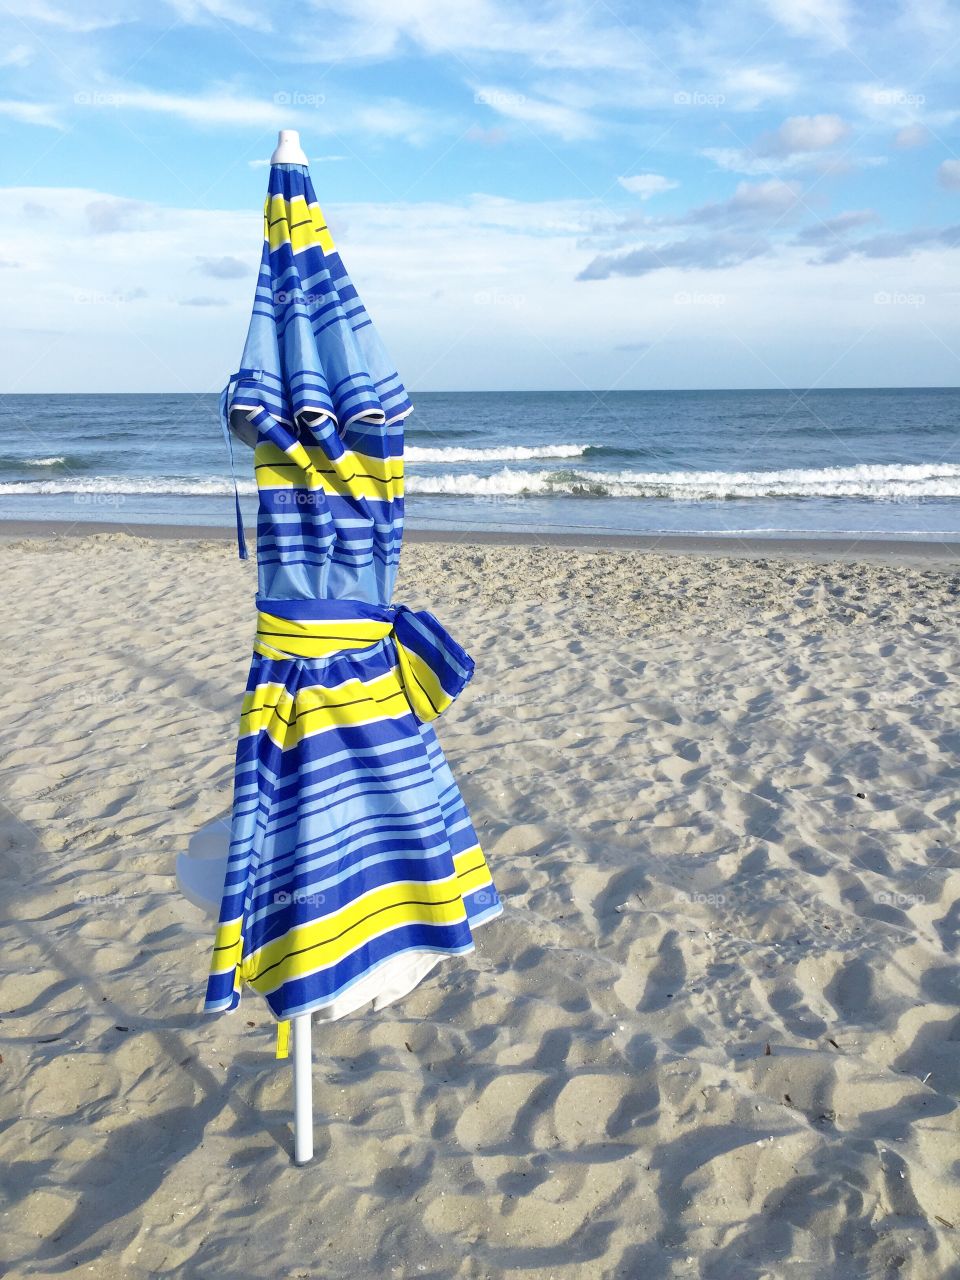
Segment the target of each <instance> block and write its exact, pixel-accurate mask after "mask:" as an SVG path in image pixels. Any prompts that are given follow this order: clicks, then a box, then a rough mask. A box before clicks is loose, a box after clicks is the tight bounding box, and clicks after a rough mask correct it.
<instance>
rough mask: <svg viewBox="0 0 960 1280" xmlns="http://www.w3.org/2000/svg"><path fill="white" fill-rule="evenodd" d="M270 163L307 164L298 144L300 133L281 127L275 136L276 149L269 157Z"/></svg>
mask: <svg viewBox="0 0 960 1280" xmlns="http://www.w3.org/2000/svg"><path fill="white" fill-rule="evenodd" d="M270 163H271V164H307V157H306V156H305V155H304V154H303V148H302V147H301V146H300V135H299V133H297V131H296V129H281V130H280V134H279V136H278V138H277V149H276V151H274V153H273V155H272V156H271V157H270Z"/></svg>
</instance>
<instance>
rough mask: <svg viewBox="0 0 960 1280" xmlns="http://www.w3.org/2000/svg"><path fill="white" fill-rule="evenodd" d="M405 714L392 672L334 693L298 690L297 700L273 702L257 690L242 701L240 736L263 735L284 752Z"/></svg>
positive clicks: (352, 682) (404, 703)
mask: <svg viewBox="0 0 960 1280" xmlns="http://www.w3.org/2000/svg"><path fill="white" fill-rule="evenodd" d="M263 687H264V688H270V687H271V686H263ZM274 687H275V686H274ZM409 709H410V704H409V703H408V702H407V695H406V694H405V693H404V691H403V687H402V686H401V684H400V679H399V675H398V672H397V670H396V668H394V669H393V670H392V671H388V672H387V673H386V674H385V675H382V676H378V677H377V679H376V680H368V681H366V682H364V681H362V680H348V681H347V682H346V683H345V684H342V685H340V686H339V687H338V688H336V689H325V688H323V687H322V686H319V685H317V686H313V687H308V688H304V689H300V690H299V691H298V693H297V696H296V699H295V700H293V699H291V698H290V696H289V694H287V695H285V697H281V698H278V699H277V700H276V701H271V700H269V695H267V696H264V697H262V698H261V696H260V690H259V689H255V690H253V691H252V692H251V693H249V694H247V696H246V698H245V699H244V706H243V712H242V713H241V732H242V733H245V734H250V733H260V732H264V733H267V734H268V735H269V737H270V740H271V742H273V743H274V745H275V746H278V747H279V748H280V749H281V750H282V751H287V750H289V749H290V748H291V747H295V746H297V745H298V744H299V743H301V742H302V741H303V740H304V739H305V738H311V737H313V735H314V734H317V733H324V732H325V731H326V730H328V729H332V728H334V727H335V726H338V727H341V728H342V727H347V726H350V725H360V724H372V723H375V722H376V721H377V720H388V719H392V718H395V717H398V716H402V715H405V714H407V713H408V712H409Z"/></svg>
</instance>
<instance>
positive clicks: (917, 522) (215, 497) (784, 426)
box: [0, 388, 960, 540]
mask: <svg viewBox="0 0 960 1280" xmlns="http://www.w3.org/2000/svg"><path fill="white" fill-rule="evenodd" d="M412 398H413V400H414V403H415V405H416V410H415V412H414V414H413V415H412V417H410V418H409V419H408V420H407V437H406V439H407V453H406V464H407V495H408V499H407V525H408V527H410V528H414V529H421V530H428V529H454V530H490V531H506V532H510V531H523V532H553V533H562V534H577V533H595V534H596V533H599V534H608V535H617V534H631V533H660V532H664V533H666V532H669V533H679V534H682V533H691V534H692V533H700V534H713V535H720V536H724V535H727V536H736V535H743V534H749V535H753V536H760V537H763V536H771V537H775V536H781V537H782V536H789V535H802V536H806V537H818V536H822V537H831V536H838V535H841V536H842V535H848V536H859V537H863V538H870V537H883V538H902V539H929V538H934V539H938V540H939V539H949V540H952V539H960V392H958V391H957V390H955V389H953V388H931V389H922V390H914V389H902V390H889V389H884V390H833V391H831V390H814V391H787V390H783V391H779V390H778V391H671V392H666V391H607V392H599V391H598V392H589V391H573V392H568V391H544V392H536V391H530V392H513V391H510V392H507V391H495V392H422V393H420V394H419V395H413V397H412ZM235 448H236V453H237V462H238V472H239V474H240V477H241V486H240V488H241V494H242V495H243V497H242V501H243V506H244V510H245V514H246V515H247V516H248V517H249V518H250V519H251V520H252V519H253V518H254V514H255V508H256V502H255V498H254V497H253V494H254V485H253V479H252V473H251V464H250V454H249V452H248V451H246V450H245V449H244V448H243V447H242V446H235ZM232 492H233V491H232V485H231V481H230V470H229V465H228V461H227V456H226V447H225V445H224V442H223V437H222V435H221V431H220V426H219V421H218V415H217V397H216V396H214V395H56V396H40V395H14V396H5V397H3V398H2V399H0V520H10V519H29V520H68V521H71V522H72V521H84V520H96V521H111V522H117V523H119V524H123V523H130V524H135V523H136V524H141V523H163V524H192V525H222V526H228V525H230V524H231V523H232V519H233V502H232Z"/></svg>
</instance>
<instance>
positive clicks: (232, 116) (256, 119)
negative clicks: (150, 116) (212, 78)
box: [88, 88, 291, 129]
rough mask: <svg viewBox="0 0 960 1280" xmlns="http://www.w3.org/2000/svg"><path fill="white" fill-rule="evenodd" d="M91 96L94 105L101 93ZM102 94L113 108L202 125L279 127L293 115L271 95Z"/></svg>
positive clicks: (144, 91)
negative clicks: (153, 114) (264, 96)
mask: <svg viewBox="0 0 960 1280" xmlns="http://www.w3.org/2000/svg"><path fill="white" fill-rule="evenodd" d="M88 96H89V97H91V99H92V105H94V106H97V105H98V103H99V100H98V95H96V94H92V95H88ZM100 97H102V98H103V99H104V101H105V103H106V105H108V106H110V108H111V110H121V111H122V110H124V109H125V108H129V109H131V110H133V111H149V112H154V113H156V114H159V115H168V116H176V117H177V118H178V119H180V120H186V121H188V122H189V123H190V124H199V125H239V126H251V127H254V128H256V127H258V126H263V127H270V126H272V127H274V128H277V129H279V128H282V127H283V126H284V125H286V124H289V122H290V118H291V110H290V108H289V106H279V105H278V104H277V103H276V102H275V101H272V100H271V99H269V98H251V97H240V96H238V95H233V94H227V93H222V92H220V93H217V92H215V93H207V94H196V95H193V96H190V95H188V94H177V93H161V92H158V91H157V90H153V89H141V88H129V89H119V90H117V91H116V92H115V93H104V94H102V95H100Z"/></svg>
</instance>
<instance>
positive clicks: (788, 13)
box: [766, 0, 850, 44]
mask: <svg viewBox="0 0 960 1280" xmlns="http://www.w3.org/2000/svg"><path fill="white" fill-rule="evenodd" d="M766 5H767V9H768V10H769V11H770V13H771V14H772V15H773V17H774V18H776V20H777V21H778V22H779V23H780V24H781V25H782V26H783V27H784V28H785V29H786V30H787V31H789V32H790V34H791V35H795V36H810V37H812V38H813V39H816V40H825V41H827V42H829V43H831V44H846V43H847V39H848V24H849V21H850V7H849V5H848V4H847V0H766Z"/></svg>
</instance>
